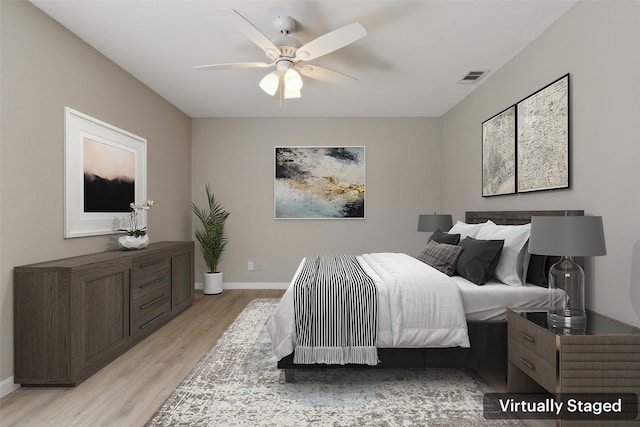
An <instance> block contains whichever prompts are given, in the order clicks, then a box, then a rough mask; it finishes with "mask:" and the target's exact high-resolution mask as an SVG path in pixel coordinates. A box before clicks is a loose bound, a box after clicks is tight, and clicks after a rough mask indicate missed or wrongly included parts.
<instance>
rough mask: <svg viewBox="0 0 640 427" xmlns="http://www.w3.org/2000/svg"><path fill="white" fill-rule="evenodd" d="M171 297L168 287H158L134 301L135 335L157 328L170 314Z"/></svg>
mask: <svg viewBox="0 0 640 427" xmlns="http://www.w3.org/2000/svg"><path fill="white" fill-rule="evenodd" d="M170 303H171V298H170V295H169V292H167V290H166V289H158V290H156V291H155V292H152V293H150V294H148V295H145V296H144V297H143V298H137V299H135V300H134V301H133V307H132V313H131V314H132V319H133V322H132V323H133V335H134V336H137V335H139V334H142V333H145V332H151V331H152V330H155V328H156V326H158V325H160V324H161V323H163V322H162V321H163V320H164V319H165V318H166V317H167V316H168V315H169V311H170V309H171V304H170Z"/></svg>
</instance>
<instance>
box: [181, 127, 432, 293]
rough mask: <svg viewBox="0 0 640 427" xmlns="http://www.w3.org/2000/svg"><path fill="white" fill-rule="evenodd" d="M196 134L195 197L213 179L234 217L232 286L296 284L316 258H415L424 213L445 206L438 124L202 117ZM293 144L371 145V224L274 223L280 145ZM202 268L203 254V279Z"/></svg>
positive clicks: (228, 262)
mask: <svg viewBox="0 0 640 427" xmlns="http://www.w3.org/2000/svg"><path fill="white" fill-rule="evenodd" d="M192 136H193V140H192V156H193V157H192V165H193V173H192V176H193V181H192V191H193V199H194V200H195V201H196V202H197V203H200V204H202V203H204V186H205V183H206V182H209V183H210V185H211V187H212V189H213V191H214V193H215V195H216V197H217V198H218V199H219V200H220V202H221V203H222V204H223V205H224V207H225V209H226V210H228V211H230V212H231V215H230V216H229V219H228V233H229V238H230V242H229V246H228V249H227V251H226V252H225V255H224V258H223V260H222V262H221V265H220V269H221V270H223V273H224V278H225V282H232V283H233V282H244V285H243V286H247V282H248V283H256V282H289V281H290V280H291V276H292V275H293V273H294V272H295V269H296V267H297V266H298V263H299V262H300V259H301V257H302V256H304V255H308V254H311V253H327V252H344V253H354V254H359V253H364V252H376V251H377V252H382V251H398V252H400V251H401V252H407V253H411V254H413V253H416V254H417V253H418V252H419V251H420V249H422V246H423V244H424V238H425V237H426V236H425V235H424V234H421V233H418V232H417V231H416V229H417V225H418V215H419V214H420V213H428V212H433V211H435V210H436V209H437V206H438V205H439V203H440V200H439V199H440V187H441V185H440V182H439V176H440V173H439V171H440V166H439V161H440V125H439V120H438V119H430V118H415V119H414V118H399V119H398V118H341V119H338V118H315V119H284V118H280V119H257V118H253V119H194V120H193V130H192ZM287 145H312V146H313V145H316V146H322V145H338V146H340V145H344V146H346V145H354V146H366V154H365V155H366V193H365V194H366V196H365V197H366V200H365V203H366V217H367V218H366V220H282V219H279V220H275V219H274V218H273V216H274V214H273V177H274V147H275V146H287ZM196 225H197V224H196ZM198 250H199V249H198ZM248 261H259V262H260V263H261V264H262V270H261V271H248V270H247V262H248ZM204 270H205V265H204V262H203V261H202V260H201V257H198V258H197V259H196V280H197V281H202V279H201V278H200V273H202V272H203V271H204ZM225 286H227V287H229V286H230V284H229V283H226V284H225Z"/></svg>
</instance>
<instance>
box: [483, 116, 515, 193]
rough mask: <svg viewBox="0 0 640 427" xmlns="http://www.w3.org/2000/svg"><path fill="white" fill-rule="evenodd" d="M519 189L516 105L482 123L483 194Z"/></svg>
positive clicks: (509, 191)
mask: <svg viewBox="0 0 640 427" xmlns="http://www.w3.org/2000/svg"><path fill="white" fill-rule="evenodd" d="M515 192H516V106H515V105H512V106H511V107H509V108H507V109H506V110H504V111H502V112H500V113H498V114H496V115H495V116H493V117H491V118H490V119H488V120H486V121H485V122H483V123H482V197H487V196H498V195H502V194H513V193H515Z"/></svg>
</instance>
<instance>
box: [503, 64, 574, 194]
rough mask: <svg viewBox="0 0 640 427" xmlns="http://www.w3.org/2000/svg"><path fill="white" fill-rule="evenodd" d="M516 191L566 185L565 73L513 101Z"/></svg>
mask: <svg viewBox="0 0 640 427" xmlns="http://www.w3.org/2000/svg"><path fill="white" fill-rule="evenodd" d="M516 123H517V148H516V153H517V158H518V162H517V182H518V186H517V192H519V193H525V192H530V191H540V190H554V189H559V188H569V74H566V75H564V76H562V77H560V78H559V79H558V80H556V81H554V82H553V83H551V84H549V85H548V86H545V87H544V88H542V89H540V90H539V91H537V92H535V93H534V94H532V95H530V96H528V97H527V98H525V99H523V100H522V101H520V102H519V103H518V104H517V118H516Z"/></svg>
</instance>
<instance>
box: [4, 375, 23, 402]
mask: <svg viewBox="0 0 640 427" xmlns="http://www.w3.org/2000/svg"><path fill="white" fill-rule="evenodd" d="M19 388H20V384H14V383H13V375H11V376H10V377H9V378H5V379H3V380H2V381H0V397H4V396H6V395H7V394H9V393H11V392H12V391H14V390H17V389H19Z"/></svg>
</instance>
